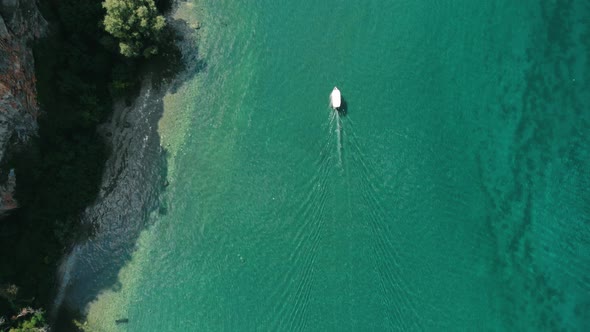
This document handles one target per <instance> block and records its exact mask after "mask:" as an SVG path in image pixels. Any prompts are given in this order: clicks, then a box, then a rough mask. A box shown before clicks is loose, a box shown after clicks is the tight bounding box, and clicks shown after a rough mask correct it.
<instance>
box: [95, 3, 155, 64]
mask: <svg viewBox="0 0 590 332" xmlns="http://www.w3.org/2000/svg"><path fill="white" fill-rule="evenodd" d="M102 6H103V7H104V8H105V9H106V11H107V13H106V16H105V18H104V28H105V30H106V31H107V32H108V33H110V34H111V35H113V36H114V37H115V38H117V39H118V40H119V50H120V52H121V54H123V55H124V56H127V57H136V56H141V55H143V56H144V57H146V58H147V57H150V56H152V55H154V54H157V53H158V44H159V42H160V39H161V36H162V32H163V30H164V27H165V26H166V19H165V18H164V16H162V15H160V14H159V12H158V9H157V8H156V4H155V3H154V0H106V1H104V2H103V3H102Z"/></svg>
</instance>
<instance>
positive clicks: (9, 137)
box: [0, 0, 47, 214]
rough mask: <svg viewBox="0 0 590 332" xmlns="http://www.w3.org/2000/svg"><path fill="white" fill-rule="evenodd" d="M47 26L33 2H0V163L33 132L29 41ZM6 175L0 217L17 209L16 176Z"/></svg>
mask: <svg viewBox="0 0 590 332" xmlns="http://www.w3.org/2000/svg"><path fill="white" fill-rule="evenodd" d="M46 27H47V22H46V21H45V19H44V18H43V16H42V15H41V13H40V12H39V10H38V8H37V4H36V2H35V0H0V162H1V161H2V159H3V157H4V155H5V152H6V150H7V148H8V147H9V145H11V144H14V143H18V142H23V141H25V140H26V139H27V138H28V137H30V136H31V135H33V134H34V133H35V131H36V117H37V115H38V113H39V107H38V105H37V101H36V91H35V67H34V63H33V52H32V46H31V42H32V41H33V40H34V39H35V38H38V37H40V36H41V35H42V34H43V32H44V31H45V30H46ZM6 171H7V170H4V172H1V173H0V174H6V173H7V172H6ZM8 174H9V175H8V179H6V178H4V179H0V182H1V183H4V184H3V185H2V186H0V214H2V213H3V212H5V211H7V210H9V209H12V208H15V207H16V202H15V201H14V200H13V198H12V192H13V190H14V182H15V174H14V172H12V171H10V172H9V173H8Z"/></svg>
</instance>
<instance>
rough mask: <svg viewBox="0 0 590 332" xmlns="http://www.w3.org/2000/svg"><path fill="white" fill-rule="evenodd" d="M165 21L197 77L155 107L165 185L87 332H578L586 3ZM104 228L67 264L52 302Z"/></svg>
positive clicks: (242, 9)
mask: <svg viewBox="0 0 590 332" xmlns="http://www.w3.org/2000/svg"><path fill="white" fill-rule="evenodd" d="M177 17H178V18H180V19H183V20H186V21H187V22H189V25H190V24H194V23H195V22H196V21H199V22H200V23H201V25H202V28H201V29H200V30H199V31H198V36H199V41H198V44H195V45H193V46H194V47H195V48H196V47H197V46H198V49H199V51H198V58H199V59H200V60H201V61H202V63H203V65H202V66H199V69H198V72H196V71H197V69H195V68H192V69H190V70H193V71H195V74H194V75H188V76H187V77H189V78H188V79H187V80H186V81H185V82H184V83H183V84H182V85H181V86H180V87H179V88H178V89H177V90H175V92H174V93H170V94H169V95H167V96H166V97H165V98H164V100H163V104H164V109H165V112H164V115H163V117H162V119H161V121H160V123H159V134H160V135H161V145H162V147H163V148H164V149H165V150H166V165H167V166H166V167H167V170H166V177H167V181H168V182H169V185H168V186H167V187H165V189H162V190H161V192H159V193H158V194H157V195H158V199H157V201H158V203H157V207H155V208H154V207H153V206H152V209H151V210H150V211H144V213H143V214H141V220H144V222H145V225H146V226H145V229H143V231H142V232H141V233H140V235H139V237H138V238H137V239H134V240H133V242H132V243H126V244H124V245H121V248H126V249H125V250H123V249H121V250H123V251H124V252H125V254H123V255H122V256H120V257H124V259H123V264H122V265H124V266H123V268H122V269H121V270H120V271H118V272H117V273H118V274H117V277H116V283H115V285H114V286H113V285H109V287H107V288H106V289H104V290H103V291H102V292H101V293H100V294H99V295H98V297H97V298H93V299H88V300H92V302H91V303H90V304H89V306H88V307H87V310H88V320H89V324H90V325H91V326H93V327H95V328H96V329H97V330H99V331H222V330H224V331H253V330H261V331H360V330H371V331H377V330H399V331H423V330H430V331H453V330H454V331H467V330H481V331H501V330H507V331H508V330H510V331H515V330H518V331H523V330H530V331H540V330H561V329H563V330H569V331H583V330H589V329H590V318H589V317H590V316H589V313H590V277H589V276H590V273H589V272H590V271H589V268H590V241H589V239H590V171H589V169H590V168H589V167H590V141H589V139H588V138H589V137H588V133H589V132H590V131H589V130H590V81H589V80H590V67H589V66H590V63H589V57H590V25H589V24H590V20H589V19H588V18H590V5H589V4H588V2H587V1H584V0H577V1H575V0H574V1H532V0H531V1H512V0H494V1H492V0H490V1H471V0H470V1H467V0H457V1H431V0H428V1H427V0H413V1H409V0H402V1H394V0H372V1H348V0H338V1H335V0H326V1H294V2H285V1H278V2H277V1H271V0H251V1H236V0H221V1H212V0H209V1H204V0H199V1H193V2H188V3H183V4H181V8H180V10H179V12H178V13H177ZM189 61H196V59H191V60H189ZM334 86H338V87H339V88H340V90H341V92H342V95H343V98H344V100H345V102H346V112H345V113H341V114H336V113H335V112H333V111H331V110H330V108H329V107H328V95H329V94H330V92H331V90H332V88H333V87H334ZM147 157H148V158H149V156H147ZM129 190H130V191H131V194H130V195H139V196H141V195H142V192H133V187H130V189H129ZM117 209H121V210H120V211H123V210H125V211H128V210H126V209H128V207H127V206H125V204H119V205H118V206H115V207H113V211H114V212H115V213H117V211H118V210H117ZM121 213H123V212H121ZM136 217H137V216H136ZM102 218H103V219H104V220H101V221H100V222H101V223H103V224H109V222H110V221H109V220H110V219H109V217H108V215H107V216H104V215H103V216H102ZM129 218H131V217H129ZM131 219H132V218H131ZM114 225H118V224H117V223H115V224H114ZM118 227H119V226H112V227H110V228H108V227H107V228H105V227H103V228H102V230H103V232H105V234H108V236H106V235H105V236H103V237H102V238H101V235H100V234H99V235H98V236H99V239H102V240H100V241H102V242H100V241H98V240H97V241H98V242H92V241H91V242H90V243H89V244H87V245H86V247H84V248H81V249H80V252H79V253H78V254H79V255H80V258H82V259H79V260H78V261H79V263H78V264H77V265H76V266H77V267H76V268H74V270H73V271H72V277H71V278H72V281H71V283H72V284H71V287H70V289H71V290H70V295H67V296H66V297H69V298H70V300H69V301H73V302H76V301H74V300H72V299H75V298H83V296H81V295H80V294H84V291H85V287H91V286H89V285H92V284H93V283H94V284H97V283H98V281H97V280H98V279H100V276H101V272H100V271H102V270H101V269H102V268H101V266H109V260H113V259H114V258H113V257H111V256H109V255H108V254H105V252H112V250H106V249H105V250H96V246H101V248H105V245H104V244H105V243H115V242H117V240H116V239H117V238H118V237H117V234H121V233H122V232H123V233H124V232H125V230H126V229H127V228H126V227H121V228H118ZM142 228H143V227H142ZM107 229H108V231H107ZM109 239H110V240H109ZM109 241H111V242H109ZM99 242H100V243H102V244H99ZM93 246H94V247H93ZM106 247H108V248H110V247H109V246H106ZM92 248H94V249H92ZM120 257H119V256H118V257H117V259H120ZM119 262H120V261H119ZM89 266H92V267H94V269H89V268H88V267H89ZM84 269H86V271H93V272H92V276H89V275H88V273H86V274H84V272H81V271H83V270H84ZM76 294H78V295H76ZM66 301H68V300H67V299H66ZM82 302H83V301H82ZM117 318H127V319H128V320H129V321H128V323H125V324H119V325H117V324H115V322H114V320H115V319H117Z"/></svg>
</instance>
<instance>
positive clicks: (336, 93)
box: [330, 87, 342, 110]
mask: <svg viewBox="0 0 590 332" xmlns="http://www.w3.org/2000/svg"><path fill="white" fill-rule="evenodd" d="M341 103H342V96H341V95H340V90H338V88H337V87H334V90H332V93H331V94H330V107H332V108H333V109H335V110H338V108H339V107H340V105H341Z"/></svg>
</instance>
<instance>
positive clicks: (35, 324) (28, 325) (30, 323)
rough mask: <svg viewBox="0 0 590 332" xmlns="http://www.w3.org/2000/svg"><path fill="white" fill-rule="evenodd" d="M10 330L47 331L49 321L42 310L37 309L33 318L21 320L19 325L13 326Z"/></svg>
mask: <svg viewBox="0 0 590 332" xmlns="http://www.w3.org/2000/svg"><path fill="white" fill-rule="evenodd" d="M8 331H9V332H41V331H47V323H46V322H45V317H44V315H43V312H42V311H37V312H36V313H35V314H34V315H33V316H31V318H29V319H27V320H25V321H23V322H21V323H20V324H19V325H18V327H13V328H11V329H10V330H8Z"/></svg>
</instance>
